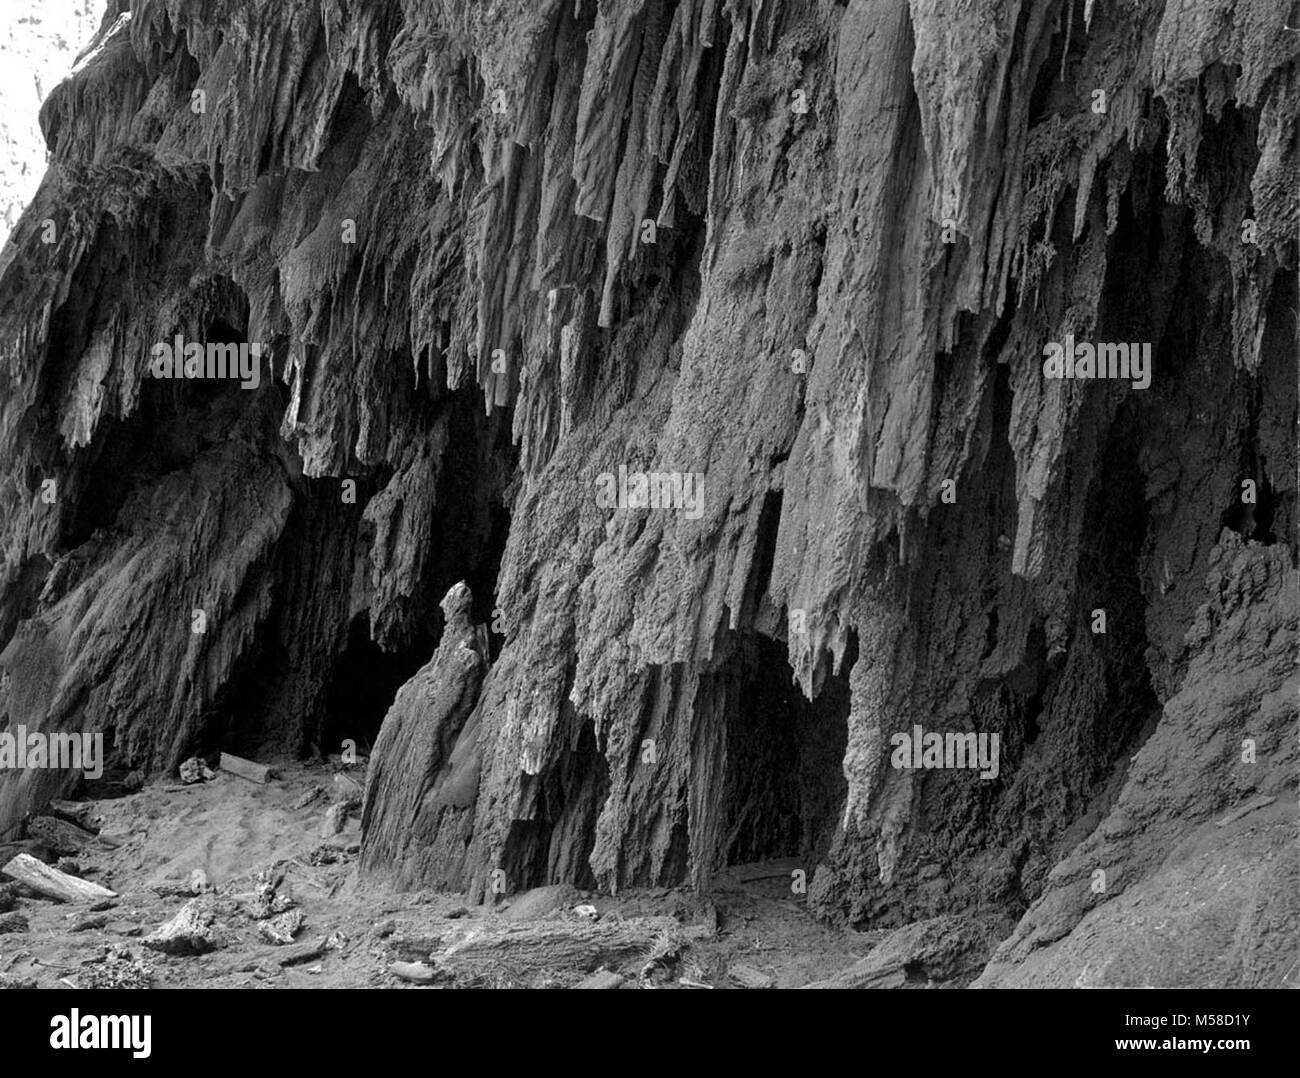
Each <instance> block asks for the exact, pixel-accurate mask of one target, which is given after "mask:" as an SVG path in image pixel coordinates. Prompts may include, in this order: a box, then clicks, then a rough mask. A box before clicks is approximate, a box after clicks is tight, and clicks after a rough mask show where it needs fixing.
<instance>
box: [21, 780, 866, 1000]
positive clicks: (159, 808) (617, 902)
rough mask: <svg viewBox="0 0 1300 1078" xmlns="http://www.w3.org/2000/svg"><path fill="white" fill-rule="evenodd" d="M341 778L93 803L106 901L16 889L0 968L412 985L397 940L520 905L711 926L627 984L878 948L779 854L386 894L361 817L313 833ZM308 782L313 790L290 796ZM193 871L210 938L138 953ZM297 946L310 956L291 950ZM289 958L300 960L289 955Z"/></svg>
mask: <svg viewBox="0 0 1300 1078" xmlns="http://www.w3.org/2000/svg"><path fill="white" fill-rule="evenodd" d="M354 782H355V780H354V779H353V778H352V777H351V776H350V775H348V774H347V773H336V772H335V771H333V770H332V769H331V768H330V767H328V766H320V767H304V766H299V765H294V766H291V767H287V768H281V769H280V771H279V777H278V778H277V779H275V780H274V781H272V782H271V783H269V784H266V785H258V784H256V783H253V782H249V781H247V780H245V779H242V778H238V777H236V776H233V775H228V774H224V773H223V774H220V775H219V776H218V777H217V778H216V779H214V780H212V781H210V782H207V783H201V784H197V785H194V786H189V787H178V786H177V784H176V783H175V780H168V781H167V782H158V783H155V784H152V785H150V786H147V787H145V788H144V789H143V790H141V791H139V792H138V793H135V794H132V795H130V796H127V797H122V798H117V799H113V800H109V801H100V802H95V803H93V804H94V812H95V813H96V814H97V815H98V816H99V817H100V819H101V821H102V823H101V835H102V837H103V841H94V842H92V843H91V844H90V845H89V846H88V847H87V848H86V849H85V850H83V851H82V852H80V853H79V854H78V855H76V857H75V860H76V861H77V863H78V866H79V867H80V870H81V875H82V876H83V877H84V878H85V879H88V880H92V881H94V882H96V883H100V884H103V885H104V886H107V887H109V888H111V889H112V890H114V891H116V892H117V893H118V895H119V897H118V898H117V899H116V900H115V901H112V902H111V904H110V903H102V904H97V905H102V906H104V907H106V908H95V907H91V906H86V905H78V906H70V905H62V904H59V903H56V902H52V901H47V900H45V899H40V898H35V897H26V896H23V897H20V898H19V900H18V906H17V910H18V911H19V912H21V913H22V914H24V915H25V916H26V918H27V923H28V928H27V930H26V931H17V932H14V933H10V934H0V978H3V980H4V981H5V982H7V983H9V984H10V985H15V986H16V985H21V984H30V983H31V982H35V984H36V986H37V987H43V988H57V987H59V986H60V985H65V986H75V987H79V988H87V987H102V986H117V985H128V986H136V985H138V986H145V985H152V986H156V987H166V986H172V987H208V988H232V987H244V988H279V987H302V988H335V987H366V986H373V987H409V988H422V987H424V986H416V985H410V984H408V983H407V982H405V981H403V980H401V979H399V978H398V977H397V976H396V975H394V973H392V972H391V966H392V964H393V962H394V959H395V958H396V957H397V955H396V954H395V953H394V949H393V941H395V940H400V939H401V938H402V937H403V936H409V935H410V934H412V933H415V934H419V933H426V934H429V935H436V934H439V933H442V932H447V931H452V930H454V931H457V932H464V931H465V930H467V929H470V928H473V927H475V926H482V927H485V928H492V927H499V926H502V925H504V924H506V923H510V922H517V921H518V920H519V918H520V916H521V915H524V914H527V916H528V917H530V918H533V917H536V918H540V919H543V920H546V919H550V920H568V919H572V917H573V914H572V912H571V911H572V909H573V907H574V906H577V905H591V906H594V907H595V908H596V910H597V912H598V916H599V918H600V919H601V920H603V921H606V922H607V923H608V922H609V921H610V920H614V921H617V920H619V919H628V918H635V917H642V916H672V917H675V918H676V919H678V920H679V921H681V922H682V923H683V925H694V926H700V925H704V926H707V927H708V928H709V929H710V931H709V933H708V935H707V936H706V938H702V939H697V940H695V941H694V942H693V943H692V944H691V945H690V947H689V949H687V950H686V951H685V952H684V953H682V954H681V956H680V957H679V958H677V959H676V960H674V961H673V962H672V963H670V964H668V965H667V966H665V967H664V968H661V969H659V970H657V971H656V974H655V976H654V978H653V979H651V980H647V979H643V978H641V977H640V976H639V970H640V967H641V966H642V961H641V959H633V960H630V961H628V962H627V963H626V964H625V965H624V966H623V967H618V966H615V967H614V970H615V971H616V972H619V973H621V974H623V975H624V976H625V981H624V987H632V988H634V987H643V986H647V985H650V984H653V986H654V987H685V986H684V985H683V983H682V982H683V980H685V981H687V982H691V983H694V984H698V985H708V986H713V987H732V986H733V981H732V978H731V977H730V976H729V971H730V970H731V969H733V968H734V967H735V966H737V965H743V966H745V967H748V968H749V969H750V970H754V971H758V972H759V973H761V974H764V975H767V976H769V977H771V978H772V979H773V982H774V984H775V985H776V986H778V987H794V986H798V985H802V984H806V983H809V982H811V981H815V980H819V979H822V978H825V977H828V976H830V975H831V974H832V973H834V972H836V971H838V970H841V969H843V968H845V967H846V966H848V965H851V964H852V963H853V962H854V961H856V960H857V959H858V958H859V957H861V956H863V955H865V954H866V953H867V952H868V951H869V950H870V949H871V947H872V945H873V943H874V938H873V937H874V936H875V934H873V933H866V934H861V933H852V932H847V933H846V932H839V931H835V930H832V929H829V928H827V927H825V926H823V925H820V924H819V923H817V922H816V921H815V920H814V919H813V918H812V917H811V916H809V915H808V913H807V912H806V910H805V909H804V908H803V905H802V903H803V898H802V896H798V895H795V894H792V893H791V888H790V877H789V870H788V868H787V866H786V865H785V864H784V863H782V862H771V863H767V864H763V865H751V866H740V867H736V868H733V869H730V870H728V872H727V873H726V874H725V875H724V876H722V877H720V878H719V879H718V881H717V883H716V885H715V886H714V887H713V888H712V889H711V891H710V893H709V894H708V895H707V896H697V895H695V894H694V893H693V892H691V891H687V890H668V889H662V888H659V889H654V890H640V891H631V892H628V893H625V894H621V895H619V896H618V897H617V898H611V897H609V896H602V895H594V894H588V893H583V892H575V891H572V890H571V889H565V888H546V889H544V890H539V891H532V892H526V893H525V894H524V895H514V896H509V895H508V896H505V898H504V899H503V900H502V901H501V902H499V903H498V904H497V905H496V906H494V907H491V908H489V907H486V906H477V907H469V906H468V904H467V903H466V902H465V900H464V897H463V896H461V895H454V894H438V893H432V892H421V893H416V894H393V893H390V892H386V891H384V890H382V889H380V888H377V887H374V886H368V885H365V884H363V883H362V882H361V881H360V880H359V879H358V873H357V871H356V861H357V851H358V848H359V843H360V824H359V822H358V819H357V817H356V814H353V815H352V817H351V818H349V819H348V821H347V824H346V826H345V827H344V829H343V831H342V832H341V833H339V834H338V835H337V836H332V837H330V838H324V837H322V835H323V830H322V825H323V822H324V818H325V813H326V810H327V809H328V807H329V805H330V803H331V801H332V800H333V799H334V798H335V796H336V792H339V791H343V790H345V789H346V788H347V787H348V786H349V785H352V784H354ZM317 788H318V789H319V791H320V793H319V794H318V795H317V796H316V797H315V798H314V799H313V800H311V801H310V802H309V803H307V804H303V801H304V800H305V799H306V798H307V796H308V795H309V794H310V792H311V791H312V790H313V789H317ZM195 870H201V871H202V873H203V875H204V876H206V879H207V882H208V884H209V885H210V887H211V888H212V890H211V893H210V897H209V898H208V899H206V900H205V901H206V902H208V903H210V904H211V906H212V907H213V908H214V911H215V923H214V925H213V928H214V930H215V932H216V934H217V937H218V939H219V941H220V942H219V946H217V948H216V949H215V950H213V951H211V952H209V953H207V954H200V955H188V956H173V955H167V954H161V953H158V952H157V951H155V950H152V949H149V948H146V947H145V946H144V945H143V943H142V939H143V937H144V936H146V935H148V934H149V933H151V932H153V931H154V930H155V929H156V928H157V927H158V926H160V925H161V924H163V923H165V922H166V921H168V920H169V919H171V918H172V917H173V916H174V915H175V914H176V913H177V912H178V911H179V910H180V909H181V907H182V906H184V905H185V903H186V902H188V901H189V900H190V899H191V897H192V895H191V894H190V893H189V892H188V890H187V886H188V884H189V882H190V880H191V877H192V874H193V873H194V872H195ZM268 882H269V883H272V884H274V885H275V894H276V895H278V896H284V897H283V898H282V899H281V901H282V903H284V904H287V903H288V902H292V904H293V906H294V908H296V909H300V910H301V911H302V913H303V915H304V920H303V924H302V926H301V928H300V929H299V930H298V931H297V932H296V934H295V936H294V943H293V944H291V945H288V946H277V945H275V944H272V943H269V942H267V941H265V940H264V939H263V938H262V937H261V935H260V934H259V925H260V924H261V922H260V921H259V920H257V919H256V918H255V916H254V914H255V913H256V912H257V911H256V910H255V909H253V910H250V905H251V904H252V903H254V902H255V900H256V897H257V893H258V888H259V884H265V883H268ZM512 910H513V911H514V912H513V913H512V912H511V911H512ZM263 912H264V911H263ZM449 915H450V916H449ZM714 925H716V931H712V930H711V929H712V926H714ZM322 944H324V945H325V946H324V947H323V949H321V950H320V953H318V954H311V951H312V950H315V949H317V948H319V947H320V945H322ZM304 945H313V946H311V947H308V946H304ZM302 952H307V954H308V955H309V956H308V957H306V958H301V954H302ZM286 957H293V958H296V959H299V960H298V961H297V962H296V963H295V964H291V965H285V964H283V963H284V961H285V959H286ZM590 972H591V971H590V970H587V969H581V968H573V969H559V970H556V971H555V972H554V973H553V974H548V975H547V976H545V977H542V978H539V977H537V976H532V977H531V978H525V979H524V980H523V981H521V982H515V981H512V980H511V978H510V977H509V976H505V977H504V978H503V979H502V981H501V982H500V983H504V984H512V983H521V984H523V985H525V986H529V982H530V981H531V984H532V985H547V986H553V987H568V986H571V985H573V984H577V983H578V982H580V981H581V980H582V979H583V978H585V977H586V976H587V975H588V973H590Z"/></svg>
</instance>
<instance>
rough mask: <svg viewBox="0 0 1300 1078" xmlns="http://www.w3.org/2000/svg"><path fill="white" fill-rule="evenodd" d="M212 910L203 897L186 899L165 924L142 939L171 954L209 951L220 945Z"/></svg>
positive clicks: (164, 952) (153, 947)
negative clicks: (213, 923) (214, 927)
mask: <svg viewBox="0 0 1300 1078" xmlns="http://www.w3.org/2000/svg"><path fill="white" fill-rule="evenodd" d="M212 921H213V912H212V909H211V907H210V906H209V905H208V904H207V903H206V902H205V901H203V900H202V899H198V898H196V899H194V900H193V901H191V902H187V903H185V905H184V906H182V907H181V908H180V911H179V912H178V913H177V914H176V916H175V917H173V918H172V919H171V920H170V921H168V922H167V923H166V924H164V925H161V926H160V927H159V928H157V929H155V930H154V931H153V932H151V933H150V934H149V935H147V936H145V938H144V939H143V940H142V941H141V942H142V943H143V944H144V945H145V946H146V947H148V948H150V950H154V951H161V952H162V953H163V954H170V955H195V954H206V953H207V952H208V951H211V950H213V949H215V947H216V946H217V935H216V933H215V932H214V931H213V930H212Z"/></svg>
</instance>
